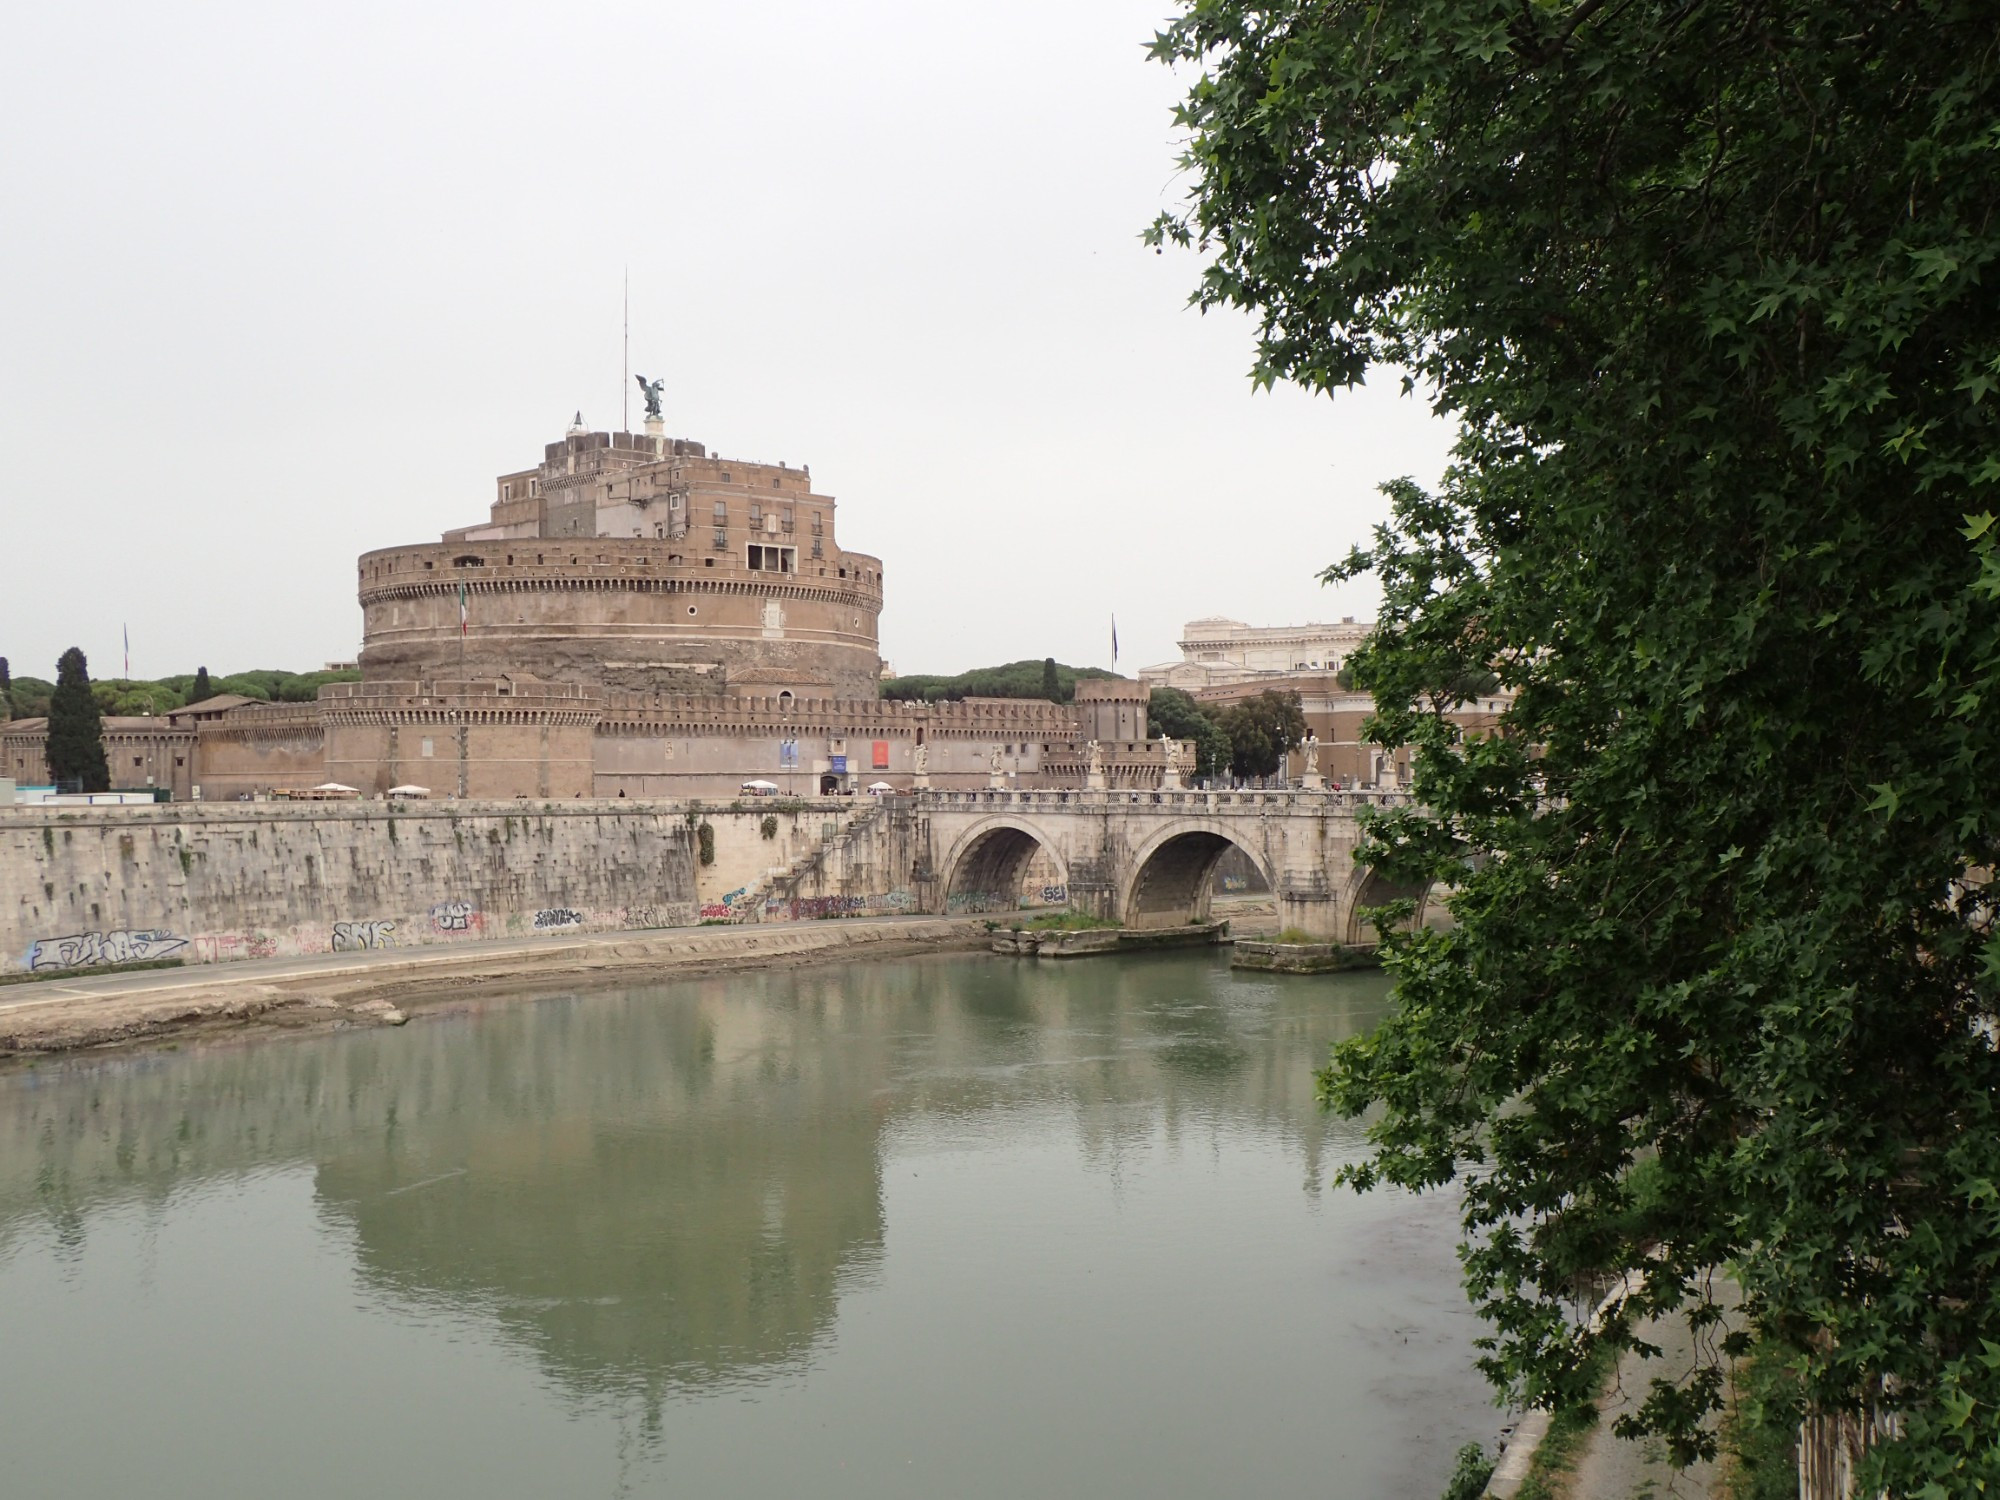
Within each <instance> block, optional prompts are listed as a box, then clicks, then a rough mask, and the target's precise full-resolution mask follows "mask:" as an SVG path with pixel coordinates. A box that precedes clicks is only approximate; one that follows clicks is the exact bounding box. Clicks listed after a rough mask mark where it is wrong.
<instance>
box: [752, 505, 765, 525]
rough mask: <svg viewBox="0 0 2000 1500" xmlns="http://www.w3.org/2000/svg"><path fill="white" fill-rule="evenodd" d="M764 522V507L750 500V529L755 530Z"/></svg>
mask: <svg viewBox="0 0 2000 1500" xmlns="http://www.w3.org/2000/svg"><path fill="white" fill-rule="evenodd" d="M763 524H764V507H763V506H762V505H759V504H758V503H757V502H756V501H755V500H752V501H751V502H750V529H751V530H752V531H755V530H756V529H757V528H758V527H760V526H762V525H763Z"/></svg>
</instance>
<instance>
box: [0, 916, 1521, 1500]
mask: <svg viewBox="0 0 2000 1500" xmlns="http://www.w3.org/2000/svg"><path fill="white" fill-rule="evenodd" d="M1384 991H1385V985H1384V981H1383V980H1382V979H1381V977H1380V976H1377V975H1359V976H1342V977H1339V978H1334V979H1297V978H1273V979H1255V978H1249V977H1241V976H1237V975H1233V974H1231V973H1230V971H1229V970H1228V969H1227V968H1226V967H1223V966H1222V964H1221V963H1220V962H1219V961H1217V960H1215V959H1214V958H1212V957H1209V956H1207V955H1203V956H1200V957H1176V956H1162V957H1158V958H1133V959H1118V960H1113V959H1098V960H1087V961H1083V962H1077V963H1072V964H1052V963H1041V964H1036V963H1032V962H1021V961H999V960H993V959H989V958H984V957H978V958H974V957H938V958H930V959H919V960H912V961H908V962H894V963H876V964H855V965H849V966H845V967H839V968H823V969H802V970H795V971H789V972H774V973H751V974H737V975H728V976H722V977H717V978H713V979H705V980H691V981H681V982H675V983H669V984H660V985H656V986H650V987H645V988H633V989H624V990H616V991H609V990H605V991H596V992H592V993H587V994H581V995H573V996H572V995H561V996H554V997H550V998H547V999H542V1000H539V1001H536V1002H533V1003H527V1002H522V1001H518V1000H510V1001H505V1002H496V1003H494V1004H492V1005H490V1006H487V1007H485V1008H483V1009H480V1010H477V1011H475V1012H473V1013H469V1014H458V1015H451V1016H444V1017H438V1018H434V1019H426V1018H420V1019H419V1020H418V1021H417V1022H416V1023H414V1024H412V1025H410V1026H408V1027H406V1028H403V1029H401V1030H368V1031H353V1032H343V1033H333V1034H327V1035H321V1036H316V1037H309V1038H294V1039H284V1040H272V1041H265V1042H260V1043H254V1044H242V1043H236V1044H230V1045H214V1046H208V1047H205V1048H200V1049H190V1050H184V1051H180V1052H161V1053H155V1054H148V1055H135V1056H127V1057H123V1058H113V1059H110V1060H103V1059H100V1060H97V1061H93V1062H72V1063H67V1064H47V1063H45V1064H43V1065H42V1066H41V1067H40V1068H39V1069H35V1070H30V1071H24V1072H19V1073H15V1074H11V1075H8V1076H6V1077H0V1433H4V1451H0V1475H4V1478H0V1491H4V1493H5V1494H6V1495H7V1496H9V1497H11V1500H29V1497H36V1500H39V1497H44V1496H49V1497H54V1496H62V1497H65V1500H76V1497H95V1496H104V1497H112V1496H117V1497H125V1496H146V1497H149V1500H160V1497H168V1496H187V1497H202V1500H210V1497H218V1496H230V1497H234V1496H244V1497H266V1496H285V1497H288V1500H303V1497H319V1496H325V1497H336V1496H337V1497H341V1500H353V1497H355V1496H362V1495H367V1496H376V1495H383V1496H402V1495H410V1496H423V1497H426V1500H447V1497H461V1496H462V1497H467V1500H473V1497H478V1500H492V1497H515V1496H520V1497H536V1500H543V1497H571V1496H618V1495H671V1496H753V1497H761V1496H784V1497H788V1500H791V1497H813V1500H848V1497H854V1500H863V1497H866V1500H881V1497H924V1500H933V1497H988V1496H990V1497H1005V1500H1025V1497H1042V1496H1078V1497H1099V1496H1134V1497H1144V1500H1159V1497H1181V1496H1186V1497H1210V1496H1230V1497H1235V1496H1246V1495H1251V1496H1279V1495H1310V1496H1323V1497H1337V1500H1338V1497H1355V1500H1363V1497H1365V1500H1395V1497H1406V1496H1407V1497H1421V1500H1434V1497H1435V1496H1436V1495H1437V1494H1438V1492H1439V1491H1440V1489H1441V1488H1442V1487H1443V1483H1444V1479H1445V1477H1446V1475H1447V1473H1448V1472H1449V1470H1450V1467H1451V1459H1452V1454H1453V1451H1454V1450H1455V1449H1456V1447H1457V1446H1458V1445H1459V1444H1460V1443H1462V1442H1464V1441H1466V1440H1467V1439H1469V1438H1481V1439H1490V1438H1491V1436H1492V1434H1493V1432H1494V1430H1495V1428H1496V1426H1497V1424H1498V1421H1499V1416H1498V1413H1496V1412H1495V1410H1494V1409H1493V1408H1492V1406H1491V1405H1490V1403H1489V1399H1488V1395H1487V1391H1486V1389H1485V1387H1484V1385H1483V1384H1482V1383H1481V1381H1480V1380H1479V1379H1478V1378H1477V1377H1476V1376H1475V1375H1474V1374H1473V1373H1472V1371H1471V1368H1470V1361H1471V1350H1470V1343H1471V1340H1472V1338H1473V1337H1474V1336H1475V1333H1476V1328H1475V1326H1474V1323H1473V1320H1472V1318H1471V1316H1470V1314H1469V1313H1468V1312H1467V1311H1466V1310H1465V1308H1464V1306H1463V1303H1462V1301H1461V1296H1460V1293H1459V1291H1458V1287H1457V1269H1456V1263H1455V1260H1454V1256H1453V1250H1452V1245H1453V1240H1454V1234H1453V1229H1454V1219H1453V1209H1452V1205H1451V1203H1450V1202H1449V1201H1446V1200H1444V1199H1441V1198H1423V1199H1415V1198H1410V1197H1407V1196H1404V1195H1400V1194H1392V1193H1375V1194H1371V1195H1369V1196H1366V1197H1356V1196H1355V1195H1353V1194H1352V1193H1350V1192H1348V1191H1347V1190H1345V1189H1337V1188H1335V1187H1333V1186H1332V1184H1331V1181H1330V1179H1331V1177H1332V1175H1333V1172H1334V1170H1335V1168H1336V1167H1337V1166H1338V1165H1339V1164H1340V1163H1342V1162H1344V1161H1347V1160H1349V1159H1351V1158H1352V1157H1353V1156H1354V1154H1355V1153H1356V1152H1357V1151H1358V1150H1359V1149H1360V1140H1359V1136H1358V1134H1357V1132H1356V1130H1355V1129H1354V1128H1353V1127H1352V1126H1350V1125H1348V1124H1345V1123H1343V1122H1340V1121H1337V1120H1330V1119H1328V1118H1326V1117H1324V1116H1322V1115H1321V1114H1320V1113H1319V1112H1318V1111H1317V1109H1316V1107H1315V1105H1314V1102H1313V1087H1312V1073H1313V1069H1314V1068H1315V1067H1316V1066H1318V1065H1320V1064H1321V1063H1322V1062H1323V1060H1324V1059H1325V1057H1326V1051H1327V1044H1328V1043H1329V1042H1331V1041H1332V1040H1334V1039H1335V1038H1337V1037H1342V1036H1346V1035H1349V1034H1351V1033H1353V1032H1354V1031H1356V1030H1357V1029H1359V1028H1362V1027H1365V1026H1367V1025H1369V1024H1370V1023H1371V1022H1372V1021H1373V1020H1375V1019H1376V1018H1377V1017H1378V1016H1379V1015H1380V1014H1381V1011H1382V1008H1383V1004H1384V999H1383V997H1384Z"/></svg>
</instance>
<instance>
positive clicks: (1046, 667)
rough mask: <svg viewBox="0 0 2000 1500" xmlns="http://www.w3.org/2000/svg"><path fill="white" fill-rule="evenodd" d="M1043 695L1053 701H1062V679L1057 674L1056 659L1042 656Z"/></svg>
mask: <svg viewBox="0 0 2000 1500" xmlns="http://www.w3.org/2000/svg"><path fill="white" fill-rule="evenodd" d="M1042 696H1043V697H1044V698H1046V699H1048V700H1049V702H1051V703H1060V702H1062V701H1063V700H1062V679H1061V678H1060V677H1058V676H1056V659H1055V658H1054V657H1053V656H1045V657H1043V658H1042Z"/></svg>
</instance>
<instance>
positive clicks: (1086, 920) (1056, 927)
mask: <svg viewBox="0 0 2000 1500" xmlns="http://www.w3.org/2000/svg"><path fill="white" fill-rule="evenodd" d="M1122 926H1124V923H1122V922H1109V921H1106V920H1105V919H1104V918H1103V917H1093V916H1091V915H1090V914H1089V913H1088V912H1081V911H1052V912H1048V913H1046V914H1045V915H1043V916H1039V917H1031V918H1029V919H1028V920H1027V921H1025V922H1021V923H1018V924H1016V926H1015V929H1014V930H1015V931H1016V932H1096V931H1098V930H1099V929H1101V928H1106V927H1122Z"/></svg>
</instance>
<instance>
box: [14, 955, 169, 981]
mask: <svg viewBox="0 0 2000 1500" xmlns="http://www.w3.org/2000/svg"><path fill="white" fill-rule="evenodd" d="M186 965H187V960H186V959H184V958H139V959H134V960H133V961H132V962H131V963H126V964H89V965H85V966H83V967H80V968H74V969H34V970H31V971H30V972H28V973H26V974H0V984H37V983H40V982H41V981H42V980H45V979H89V978H95V977H96V976H97V975H99V974H132V973H136V972H138V971H139V970H140V969H179V968H184V967H186Z"/></svg>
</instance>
